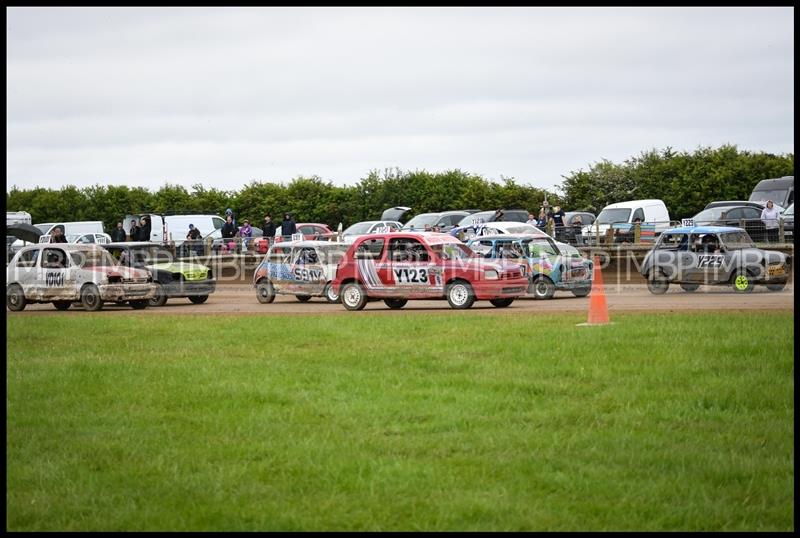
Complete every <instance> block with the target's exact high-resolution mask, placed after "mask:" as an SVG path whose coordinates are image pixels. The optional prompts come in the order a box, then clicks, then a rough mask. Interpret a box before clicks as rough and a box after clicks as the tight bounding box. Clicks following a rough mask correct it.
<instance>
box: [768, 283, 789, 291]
mask: <svg viewBox="0 0 800 538" xmlns="http://www.w3.org/2000/svg"><path fill="white" fill-rule="evenodd" d="M785 287H786V282H773V283H772V284H767V289H768V290H769V291H783V288H785Z"/></svg>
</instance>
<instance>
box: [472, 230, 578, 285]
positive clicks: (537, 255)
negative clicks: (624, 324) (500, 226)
mask: <svg viewBox="0 0 800 538" xmlns="http://www.w3.org/2000/svg"><path fill="white" fill-rule="evenodd" d="M467 246H468V247H470V248H471V249H472V250H473V251H475V253H476V254H478V255H480V256H483V257H484V258H488V259H508V260H512V261H514V262H518V263H521V264H524V266H525V267H526V268H527V270H526V271H525V272H526V274H527V275H528V280H529V282H530V284H529V285H528V293H529V294H530V295H532V296H533V297H534V299H551V298H552V297H553V295H554V294H555V292H556V290H559V291H569V292H572V294H573V295H575V296H576V297H586V296H587V295H589V292H591V291H592V268H593V263H592V262H590V261H589V260H586V259H585V258H584V257H583V256H581V253H580V252H578V249H576V248H575V247H573V246H571V245H567V244H566V243H561V242H558V241H554V240H553V239H552V238H551V237H548V236H531V235H488V236H483V237H475V238H473V239H470V240H469V241H468V242H467Z"/></svg>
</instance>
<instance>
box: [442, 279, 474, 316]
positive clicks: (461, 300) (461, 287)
mask: <svg viewBox="0 0 800 538" xmlns="http://www.w3.org/2000/svg"><path fill="white" fill-rule="evenodd" d="M445 295H446V296H447V302H448V303H449V304H450V308H455V309H457V310H464V309H467V308H469V307H471V306H472V305H473V303H475V292H474V291H473V290H472V286H470V285H469V282H465V281H463V280H456V281H454V282H451V283H450V284H448V285H447V288H446V290H445Z"/></svg>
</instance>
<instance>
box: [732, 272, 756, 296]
mask: <svg viewBox="0 0 800 538" xmlns="http://www.w3.org/2000/svg"><path fill="white" fill-rule="evenodd" d="M731 283H732V284H733V291H735V292H736V293H750V292H751V291H753V288H755V287H756V285H755V284H754V283H753V277H752V276H750V274H749V273H748V272H747V271H745V270H743V269H740V270H738V271H736V273H735V274H734V275H733V279H732V280H731Z"/></svg>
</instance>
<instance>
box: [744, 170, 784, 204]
mask: <svg viewBox="0 0 800 538" xmlns="http://www.w3.org/2000/svg"><path fill="white" fill-rule="evenodd" d="M750 200H751V201H754V202H763V203H766V202H767V200H772V203H773V204H775V205H777V206H781V207H788V206H790V205H791V204H793V203H794V176H783V177H778V178H772V179H764V180H761V181H759V182H758V184H757V185H756V186H755V188H754V189H753V192H752V193H750Z"/></svg>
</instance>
